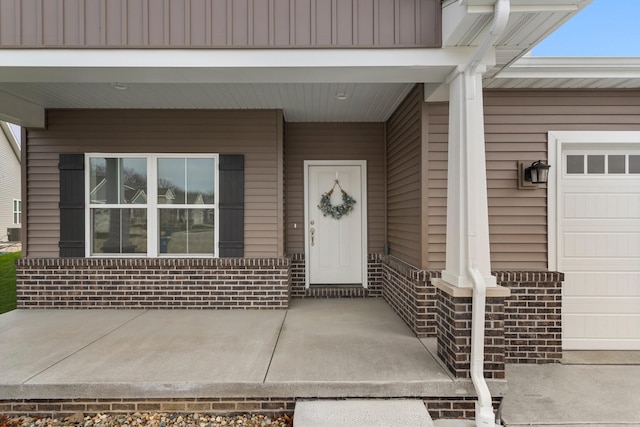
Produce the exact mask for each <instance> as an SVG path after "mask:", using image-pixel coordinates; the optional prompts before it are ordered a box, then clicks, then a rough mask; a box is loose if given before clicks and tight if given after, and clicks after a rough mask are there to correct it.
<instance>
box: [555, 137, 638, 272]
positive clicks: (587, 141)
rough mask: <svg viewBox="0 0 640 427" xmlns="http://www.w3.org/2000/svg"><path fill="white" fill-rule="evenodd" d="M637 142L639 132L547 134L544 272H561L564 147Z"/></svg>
mask: <svg viewBox="0 0 640 427" xmlns="http://www.w3.org/2000/svg"><path fill="white" fill-rule="evenodd" d="M638 141H640V132H636V131H549V133H548V150H549V165H551V169H549V184H548V187H547V221H548V226H547V227H548V228H547V240H548V242H549V243H548V248H547V250H548V254H547V258H548V260H547V270H549V271H558V270H559V269H561V268H562V265H561V263H560V258H559V257H560V248H559V247H558V245H559V244H560V243H561V239H560V233H562V230H561V229H560V226H559V222H558V215H559V213H560V212H558V208H559V207H560V206H562V204H561V203H560V200H559V197H560V194H561V192H560V183H561V180H562V179H561V178H562V175H561V173H562V172H561V171H562V150H563V144H567V145H568V144H572V145H575V146H576V148H585V147H588V146H590V145H591V146H594V145H595V144H600V145H601V144H633V143H635V144H637V143H638Z"/></svg>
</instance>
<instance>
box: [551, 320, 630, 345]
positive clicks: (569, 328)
mask: <svg viewBox="0 0 640 427" xmlns="http://www.w3.org/2000/svg"><path fill="white" fill-rule="evenodd" d="M563 321H564V325H563V328H564V330H565V332H566V334H567V336H569V337H573V339H580V340H587V339H607V338H609V339H627V340H632V339H634V338H635V339H636V340H637V338H638V334H640V315H638V314H636V315H634V316H628V317H620V316H616V315H610V314H602V315H588V314H565V315H564V316H563Z"/></svg>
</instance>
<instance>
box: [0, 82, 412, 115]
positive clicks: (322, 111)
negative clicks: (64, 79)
mask: <svg viewBox="0 0 640 427" xmlns="http://www.w3.org/2000/svg"><path fill="white" fill-rule="evenodd" d="M412 87H413V84H410V83H379V84H374V83H227V84H222V83H127V84H126V90H118V89H115V88H114V87H113V86H112V85H111V84H108V83H2V84H0V93H1V92H2V91H4V92H8V93H10V94H15V95H16V96H20V97H22V98H26V99H28V100H29V101H30V102H32V103H35V104H38V105H42V106H43V107H44V108H141V109H146V108H149V109H157V108H166V109H282V110H283V111H284V114H285V119H286V120H287V121H289V122H383V121H386V120H387V119H388V118H389V116H390V115H391V114H392V113H393V111H394V110H395V109H396V107H397V106H398V105H399V104H400V102H402V100H403V99H404V97H405V96H406V95H407V94H408V93H409V91H410V90H411V88H412ZM338 93H345V94H347V99H344V100H341V99H338V98H337V97H336V94H338Z"/></svg>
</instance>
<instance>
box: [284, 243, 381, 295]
mask: <svg viewBox="0 0 640 427" xmlns="http://www.w3.org/2000/svg"><path fill="white" fill-rule="evenodd" d="M381 257H382V255H380V254H369V255H368V257H367V267H368V276H369V283H368V287H367V288H366V289H365V288H363V287H362V286H360V285H353V286H351V285H347V286H340V285H326V286H322V285H312V286H311V287H309V289H305V287H304V285H305V277H304V276H305V265H304V261H305V259H304V254H302V253H295V254H291V255H289V259H290V260H291V283H290V287H289V293H290V295H291V297H292V298H369V297H371V298H378V297H381V296H382V274H383V272H382V261H381Z"/></svg>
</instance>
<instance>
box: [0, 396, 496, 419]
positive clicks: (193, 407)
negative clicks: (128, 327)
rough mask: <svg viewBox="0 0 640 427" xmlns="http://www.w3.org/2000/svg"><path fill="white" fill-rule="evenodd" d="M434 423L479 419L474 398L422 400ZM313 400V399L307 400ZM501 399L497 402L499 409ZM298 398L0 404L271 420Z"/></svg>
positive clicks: (17, 410) (44, 412)
mask: <svg viewBox="0 0 640 427" xmlns="http://www.w3.org/2000/svg"><path fill="white" fill-rule="evenodd" d="M421 399H422V400H423V401H424V403H425V405H426V407H427V410H428V411H429V414H430V415H431V417H432V418H433V419H440V418H463V419H473V418H474V416H475V401H476V399H475V398H474V397H422V398H421ZM305 400H311V399H305ZM500 400H501V398H500V397H494V398H493V406H494V408H496V409H497V407H498V405H499V403H500ZM295 404H296V398H284V397H283V398H280V397H278V398H193V399H188V398H187V399H185V398H179V399H38V400H0V414H5V415H7V416H9V417H11V416H21V415H24V416H30V417H34V416H38V417H51V418H64V417H69V416H71V415H73V414H75V413H78V412H82V413H83V414H85V415H95V414H97V413H101V414H131V413H135V412H140V413H145V412H146V413H152V412H177V413H194V412H197V413H200V414H215V415H226V416H230V415H241V414H246V413H260V414H264V415H268V416H277V415H281V414H288V415H292V414H293V412H294V409H295Z"/></svg>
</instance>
